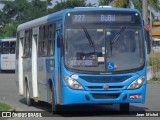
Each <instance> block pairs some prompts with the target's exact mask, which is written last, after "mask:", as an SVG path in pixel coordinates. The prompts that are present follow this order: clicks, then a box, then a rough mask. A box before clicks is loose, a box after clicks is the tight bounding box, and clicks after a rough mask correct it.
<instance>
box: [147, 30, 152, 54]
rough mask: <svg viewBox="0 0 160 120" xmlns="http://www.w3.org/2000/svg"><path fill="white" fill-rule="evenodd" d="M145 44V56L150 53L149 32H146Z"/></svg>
mask: <svg viewBox="0 0 160 120" xmlns="http://www.w3.org/2000/svg"><path fill="white" fill-rule="evenodd" d="M146 43H147V54H150V52H151V39H150V35H149V31H147V30H146Z"/></svg>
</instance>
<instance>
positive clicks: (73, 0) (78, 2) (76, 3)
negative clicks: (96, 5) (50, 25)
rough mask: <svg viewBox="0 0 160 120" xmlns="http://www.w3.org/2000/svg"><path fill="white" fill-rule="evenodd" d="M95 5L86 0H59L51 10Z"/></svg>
mask: <svg viewBox="0 0 160 120" xmlns="http://www.w3.org/2000/svg"><path fill="white" fill-rule="evenodd" d="M86 6H93V4H90V3H89V4H86V0H67V1H64V0H63V1H61V2H57V4H56V5H55V6H54V8H53V9H50V12H56V11H59V10H62V9H65V8H74V7H86Z"/></svg>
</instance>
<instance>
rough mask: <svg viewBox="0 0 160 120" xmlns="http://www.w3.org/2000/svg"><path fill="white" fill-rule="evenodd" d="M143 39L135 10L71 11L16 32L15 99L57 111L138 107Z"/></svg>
mask: <svg viewBox="0 0 160 120" xmlns="http://www.w3.org/2000/svg"><path fill="white" fill-rule="evenodd" d="M145 40H146V37H145V31H144V26H143V20H142V17H141V14H140V13H139V11H137V10H135V9H123V8H72V9H65V10H61V11H59V12H55V13H52V14H50V15H47V16H44V17H41V18H38V19H35V20H32V21H29V22H26V23H23V24H21V25H19V26H18V28H17V42H16V43H17V48H16V74H17V79H18V82H17V84H18V86H19V94H20V95H24V96H25V97H26V102H27V104H28V105H30V104H31V99H34V100H35V101H39V100H40V101H46V102H48V103H51V104H52V110H53V111H56V110H58V108H59V107H58V106H63V105H74V104H120V110H121V111H129V106H130V103H144V102H145V97H146V84H147V82H146V44H145V43H146V42H145Z"/></svg>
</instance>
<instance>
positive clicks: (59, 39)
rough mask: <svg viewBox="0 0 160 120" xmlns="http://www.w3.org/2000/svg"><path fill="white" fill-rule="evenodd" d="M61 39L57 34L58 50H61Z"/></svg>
mask: <svg viewBox="0 0 160 120" xmlns="http://www.w3.org/2000/svg"><path fill="white" fill-rule="evenodd" d="M62 38H63V37H62V35H61V34H59V35H58V38H57V47H58V48H61V45H62Z"/></svg>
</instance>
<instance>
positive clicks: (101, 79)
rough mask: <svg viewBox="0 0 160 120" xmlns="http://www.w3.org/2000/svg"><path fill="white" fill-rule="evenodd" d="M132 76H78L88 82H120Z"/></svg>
mask: <svg viewBox="0 0 160 120" xmlns="http://www.w3.org/2000/svg"><path fill="white" fill-rule="evenodd" d="M130 77H132V76H80V78H82V79H83V80H85V81H87V82H89V83H120V82H124V81H125V80H127V79H129V78H130Z"/></svg>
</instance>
